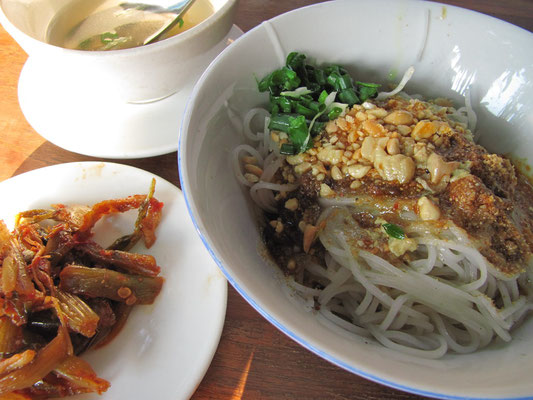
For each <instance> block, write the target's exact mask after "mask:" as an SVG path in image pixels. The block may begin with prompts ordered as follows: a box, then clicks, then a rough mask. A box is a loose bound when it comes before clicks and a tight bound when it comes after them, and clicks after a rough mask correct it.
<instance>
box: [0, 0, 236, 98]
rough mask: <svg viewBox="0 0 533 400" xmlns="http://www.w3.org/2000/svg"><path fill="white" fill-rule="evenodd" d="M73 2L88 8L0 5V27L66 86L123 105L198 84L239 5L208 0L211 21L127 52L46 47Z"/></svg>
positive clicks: (58, 3) (52, 1)
mask: <svg viewBox="0 0 533 400" xmlns="http://www.w3.org/2000/svg"><path fill="white" fill-rule="evenodd" d="M74 1H78V2H79V3H80V6H81V5H82V4H88V3H87V2H82V1H81V0H0V23H1V24H2V26H3V27H4V29H5V30H6V31H7V32H8V33H9V34H10V35H11V36H12V37H13V38H14V39H15V40H16V41H17V43H18V44H19V45H20V46H21V47H22V49H23V50H24V51H25V52H26V53H28V55H29V56H30V57H32V58H34V60H33V61H34V62H36V63H38V64H40V65H42V69H43V70H44V71H47V70H54V71H57V73H58V74H59V75H60V76H62V77H63V79H64V82H62V84H63V85H64V86H67V87H71V88H73V89H77V91H78V92H79V93H89V94H92V95H94V94H100V96H105V97H106V99H108V98H113V99H116V100H120V101H123V102H146V101H153V100H157V99H161V98H165V97H167V96H170V95H172V94H173V93H176V92H177V91H179V90H180V89H181V88H183V87H184V86H185V85H186V84H188V83H189V81H190V80H191V79H192V78H193V77H194V78H196V77H197V76H198V71H202V70H203V69H204V68H205V67H206V66H207V65H208V64H209V63H210V62H211V61H212V60H213V59H214V58H215V57H216V55H217V54H218V50H215V47H216V45H217V44H218V43H219V42H220V41H221V40H222V39H223V38H224V37H225V35H226V34H227V33H228V31H229V30H230V28H231V26H232V23H233V22H232V21H233V13H234V8H235V4H236V3H237V0H209V1H210V3H211V4H212V6H213V9H214V10H215V12H214V14H213V15H211V16H210V17H209V18H207V19H206V20H204V21H203V22H201V23H200V24H198V25H196V26H195V27H193V28H191V29H189V30H187V31H185V32H183V33H181V34H179V35H176V36H173V37H170V38H168V39H166V40H162V41H160V42H157V43H153V44H150V45H148V46H141V47H135V48H131V49H124V50H115V51H108V52H105V51H94V52H91V51H82V50H71V49H65V48H61V47H57V46H53V45H50V44H48V43H46V41H45V40H46V37H47V30H48V27H49V25H50V22H51V21H52V19H53V18H54V16H55V15H56V14H57V13H58V12H59V11H60V10H61V9H62V8H63V7H65V5H67V4H68V3H71V2H74ZM193 7H194V6H193ZM190 12H193V10H192V9H191V11H190Z"/></svg>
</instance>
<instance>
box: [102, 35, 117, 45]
mask: <svg viewBox="0 0 533 400" xmlns="http://www.w3.org/2000/svg"><path fill="white" fill-rule="evenodd" d="M115 39H118V34H117V33H113V32H104V33H102V34H101V35H100V41H101V42H102V43H103V44H108V43H111V42H112V41H113V40H115Z"/></svg>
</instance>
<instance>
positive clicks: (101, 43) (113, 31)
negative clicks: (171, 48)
mask: <svg viewBox="0 0 533 400" xmlns="http://www.w3.org/2000/svg"><path fill="white" fill-rule="evenodd" d="M123 2H124V0H122V1H117V0H100V1H95V0H77V1H76V0H74V1H71V2H69V3H68V4H67V5H66V6H65V7H63V9H61V10H60V11H59V12H58V13H57V14H56V16H55V17H54V18H53V20H52V21H51V22H50V26H49V27H48V32H47V42H48V43H50V44H53V45H55V46H59V47H64V48H67V49H75V50H89V51H91V50H104V51H105V50H120V49H127V48H131V47H137V46H142V44H143V42H144V40H145V39H146V38H147V37H149V36H150V35H152V34H154V33H155V32H157V31H158V30H159V29H160V28H161V27H162V26H163V25H164V24H166V23H168V22H169V21H170V20H171V19H173V18H174V17H175V16H176V14H173V13H156V12H152V11H144V10H141V9H137V8H129V9H125V8H123V7H121V6H120V4H121V3H123ZM213 13H214V9H213V6H212V5H211V3H210V2H209V0H197V1H196V2H195V3H194V4H193V6H192V7H191V8H190V10H188V11H187V13H185V15H184V17H183V23H180V24H178V25H176V26H175V27H174V28H172V30H170V31H169V32H167V33H166V34H165V35H164V36H163V37H162V38H161V39H160V40H163V39H166V38H169V37H171V36H175V35H177V34H180V33H182V32H185V31H186V30H188V29H191V28H192V27H194V26H196V25H198V24H199V23H200V22H202V21H203V20H205V19H207V18H208V17H209V16H210V15H212V14H213Z"/></svg>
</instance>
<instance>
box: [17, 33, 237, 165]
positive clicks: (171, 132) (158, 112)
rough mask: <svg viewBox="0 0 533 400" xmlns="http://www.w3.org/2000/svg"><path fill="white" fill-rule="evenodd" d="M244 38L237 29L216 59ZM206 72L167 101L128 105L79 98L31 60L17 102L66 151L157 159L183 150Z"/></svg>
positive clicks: (93, 96)
mask: <svg viewBox="0 0 533 400" xmlns="http://www.w3.org/2000/svg"><path fill="white" fill-rule="evenodd" d="M242 34H243V32H242V30H241V29H240V28H239V27H237V26H235V25H234V26H233V27H232V28H231V30H230V31H229V32H228V34H227V35H226V37H225V38H224V39H223V40H222V41H220V43H219V44H217V45H216V46H215V47H214V48H213V49H212V50H210V53H212V56H213V58H214V57H215V56H216V55H217V54H218V53H220V52H221V51H222V50H224V49H225V48H226V47H227V46H228V45H229V44H231V43H232V42H233V41H234V40H235V39H237V38H238V37H239V36H241V35H242ZM202 72H203V71H202V70H198V71H194V72H191V80H190V81H189V84H188V85H187V86H186V87H184V88H182V90H180V91H179V92H177V93H174V94H173V95H171V96H169V97H166V98H164V99H162V100H159V101H154V102H151V103H124V102H120V101H117V100H116V99H112V98H110V97H107V96H106V93H91V92H88V91H86V92H83V93H80V92H78V91H76V89H75V88H72V87H70V86H69V85H68V83H67V82H68V80H65V79H63V77H62V76H60V75H59V74H58V72H57V71H56V70H54V69H53V68H52V67H46V66H43V65H42V64H39V63H37V62H36V61H35V60H34V58H32V57H29V58H28V60H27V61H26V64H24V67H23V69H22V71H21V73H20V78H19V83H18V97H19V103H20V108H21V109H22V112H23V114H24V116H25V117H26V119H27V120H28V122H29V123H30V125H31V126H32V127H33V129H35V130H36V131H37V133H39V134H40V135H41V136H42V137H44V138H45V139H46V140H48V141H50V142H52V143H54V144H55V145H57V146H59V147H62V148H63V149H65V150H69V151H73V152H75V153H79V154H85V155H88V156H93V157H99V158H113V159H117V158H122V159H124V158H142V157H152V156H157V155H161V154H167V153H171V152H173V151H176V150H177V149H178V136H179V127H180V124H181V116H182V114H183V111H184V110H185V106H186V104H187V100H188V98H189V94H190V93H191V91H192V88H193V87H194V84H195V83H196V81H197V80H198V78H199V77H200V75H201V74H202ZM147 73H149V72H147Z"/></svg>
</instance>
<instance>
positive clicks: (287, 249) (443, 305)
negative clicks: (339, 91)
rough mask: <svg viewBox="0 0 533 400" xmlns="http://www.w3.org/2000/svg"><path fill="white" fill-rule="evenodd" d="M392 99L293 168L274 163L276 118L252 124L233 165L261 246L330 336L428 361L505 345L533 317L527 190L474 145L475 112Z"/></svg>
mask: <svg viewBox="0 0 533 400" xmlns="http://www.w3.org/2000/svg"><path fill="white" fill-rule="evenodd" d="M395 95H396V93H394V92H391V93H388V94H385V95H384V96H383V95H380V96H378V99H376V100H374V101H369V102H367V103H365V104H363V105H356V106H354V107H353V108H352V109H351V110H347V112H346V113H344V114H343V115H341V116H340V117H339V119H337V120H336V121H334V122H332V123H330V124H328V125H327V126H326V129H325V131H323V132H322V133H321V134H320V135H319V136H318V137H317V138H315V142H314V145H313V146H312V147H311V148H310V149H309V150H307V151H306V152H305V153H302V154H297V155H294V156H284V155H282V154H280V151H279V148H280V144H281V143H283V142H284V141H286V136H285V135H284V134H283V133H280V132H274V131H273V132H271V131H269V129H268V125H269V123H268V122H269V121H268V119H269V113H268V112H267V111H266V110H264V109H261V108H256V109H252V110H250V111H249V113H248V114H247V115H246V117H245V119H244V127H245V128H244V131H245V133H246V135H245V136H246V139H247V140H248V142H249V144H241V145H239V146H238V147H237V148H235V150H234V152H233V155H232V163H233V168H234V173H235V175H236V177H237V179H238V180H239V182H240V183H241V184H243V185H245V186H246V187H248V188H249V193H250V196H251V198H252V199H253V201H254V202H255V204H257V206H258V207H260V209H262V210H263V212H264V215H265V226H264V237H265V242H266V245H267V247H268V249H269V250H270V253H271V255H272V257H273V258H274V260H275V261H276V263H277V264H278V265H279V266H280V267H281V268H282V270H284V272H285V273H286V274H287V275H288V277H289V278H288V279H287V282H288V286H289V288H290V290H291V292H292V293H293V294H294V295H295V297H296V298H297V299H299V301H300V303H301V305H302V306H303V307H305V308H306V309H307V310H308V311H311V312H314V313H315V314H316V316H317V318H318V319H319V320H320V321H322V322H324V323H325V324H327V325H328V326H331V327H332V329H336V330H341V331H343V332H344V333H347V332H348V334H350V335H356V336H357V337H365V338H369V339H371V340H374V341H376V342H379V343H381V344H382V345H384V346H386V347H388V348H391V349H394V350H398V351H401V352H403V353H407V354H410V355H413V356H417V357H424V358H440V357H442V356H443V355H445V354H446V353H447V352H455V353H470V352H474V351H476V350H478V349H480V348H483V347H485V346H487V345H488V344H489V343H491V342H493V341H495V340H501V341H504V342H508V341H510V340H511V334H512V332H511V331H512V329H513V328H514V327H515V326H516V325H517V324H519V323H520V322H521V321H522V320H523V319H524V318H525V317H526V316H527V315H528V314H529V313H530V311H531V310H533V287H532V283H531V282H532V278H533V273H532V271H531V267H530V265H529V263H530V261H531V251H530V246H531V245H532V243H531V239H528V237H529V238H531V236H528V235H531V210H529V207H528V205H527V201H523V199H525V198H527V197H528V196H529V195H530V194H531V193H533V191H532V190H531V186H530V185H529V184H528V183H527V182H526V180H525V179H524V178H523V177H522V176H520V175H519V174H517V173H516V172H515V170H514V168H513V167H512V166H510V163H509V162H508V161H507V160H505V159H503V158H501V157H499V156H495V155H491V154H488V153H486V151H485V150H484V149H481V147H480V146H477V145H475V144H474V143H473V141H472V137H473V135H472V134H471V131H470V130H469V129H467V125H468V123H469V122H470V125H469V127H470V128H471V129H474V124H475V115H474V114H473V113H472V110H471V107H470V106H469V105H468V106H467V107H465V108H463V109H462V110H461V109H459V110H456V109H455V108H453V107H452V106H451V104H449V103H448V102H447V101H445V100H443V99H438V100H436V101H434V102H426V101H421V100H417V99H414V98H411V97H409V96H406V95H404V94H402V93H400V94H399V95H396V96H395ZM402 113H404V114H402ZM391 115H396V116H402V115H403V116H404V117H406V118H405V119H404V120H403V121H394V117H391ZM408 115H410V116H411V117H409V118H408V117H407V116H408ZM369 116H373V118H369ZM409 119H410V120H409ZM257 120H261V121H262V122H263V123H261V122H257ZM254 121H255V122H254ZM367 121H371V122H367ZM400 122H401V123H400ZM420 124H422V125H420ZM424 124H426V125H424ZM253 126H255V127H260V128H258V129H257V128H256V129H253V128H252V127H253ZM376 126H377V127H378V128H379V129H380V130H381V131H380V133H379V134H377V133H376V131H375V130H374V128H375V127H376ZM428 126H429V127H428ZM424 129H426V131H427V132H426V131H424ZM255 131H259V132H255ZM424 132H425V133H424ZM380 139H382V140H381V142H380ZM393 139H394V140H393ZM391 140H392V142H391ZM456 142H459V143H460V145H457V143H456ZM338 144H340V145H338ZM369 148H370V149H371V150H369ZM357 154H358V156H356V155H357ZM479 157H482V159H483V160H484V161H479ZM352 160H356V161H355V162H352ZM476 162H481V164H482V165H485V166H487V168H486V169H480V168H478V165H477V164H476ZM387 163H388V164H387ZM398 163H399V164H398ZM402 163H403V164H402ZM352 166H354V167H352ZM508 180H511V181H513V182H515V185H514V186H513V187H512V188H511V187H509V185H508V183H509V182H507V181H508ZM515 193H518V194H515ZM469 196H470V197H475V199H476V200H475V201H474V202H473V203H472V202H471V201H470V200H471V199H470V200H469ZM487 198H488V199H489V200H490V201H488V203H486V204H485V203H483V202H482V201H481V200H480V199H487ZM502 199H503V200H502ZM500 202H504V203H505V206H502V207H500V208H498V207H496V208H494V209H492V211H490V210H488V211H487V210H485V209H486V208H487V207H489V208H490V204H493V203H495V204H500ZM474 203H475V204H474ZM489 203H490V204H489ZM509 204H512V205H511V206H510V205H509ZM474 206H475V207H476V209H477V210H478V211H476V212H477V214H476V212H474V211H472V210H469V207H474ZM505 207H507V209H506V210H507V211H505ZM509 207H510V208H509ZM509 209H511V210H514V211H512V212H511V211H509ZM483 210H485V211H483ZM483 212H485V213H490V212H496V213H499V214H498V215H499V217H498V218H500V219H499V222H494V221H492V220H490V218H489V216H488V215H484V214H483V215H482V213H483ZM469 213H473V214H472V215H470V214H469ZM478 214H479V215H478ZM511 214H513V215H517V214H519V215H521V217H522V220H521V221H520V222H516V220H513V218H512V217H511V216H510V215H511ZM480 215H482V217H481V216H480ZM470 217H472V220H470ZM476 218H479V220H476ZM483 218H485V220H483ZM491 221H492V222H491ZM502 221H504V222H502ZM484 224H486V225H487V226H488V225H490V226H491V228H490V229H489V228H486V227H485V226H484ZM491 224H492V225H491ZM391 227H392V228H393V231H394V229H396V228H398V229H399V232H400V233H401V235H400V236H402V237H395V236H396V234H397V233H398V232H396V234H395V233H394V232H393V233H392V234H391V233H390V232H387V229H386V228H391ZM491 229H492V230H491ZM491 235H492V237H491ZM497 235H500V236H502V238H503V239H501V240H500V239H494V236H497ZM511 242H512V243H511ZM502 243H503V244H502ZM280 246H281V247H282V248H280Z"/></svg>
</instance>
